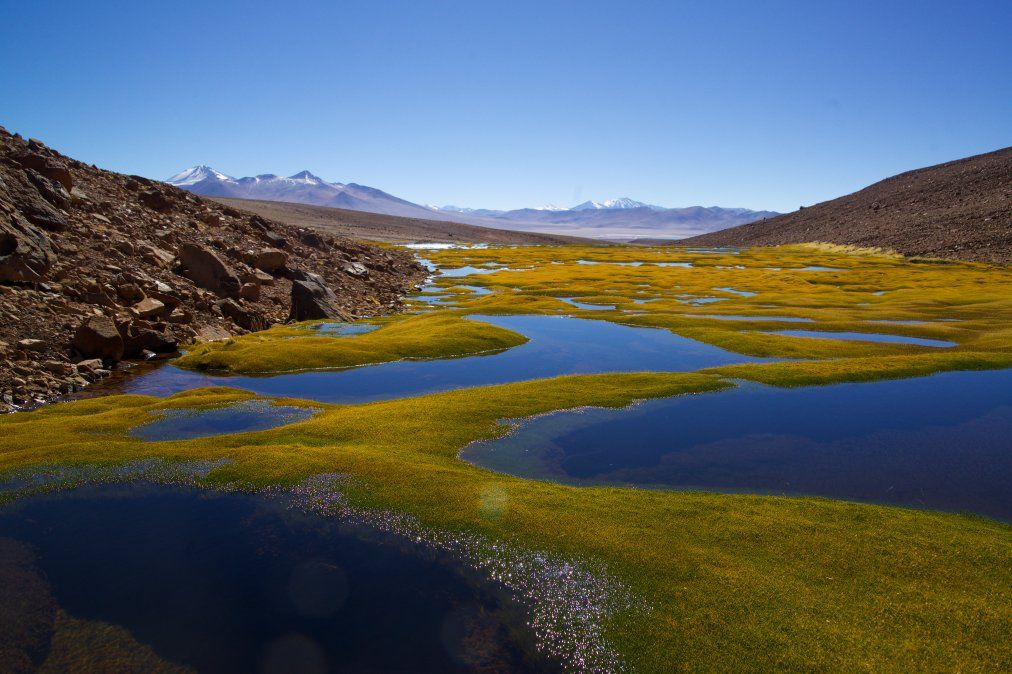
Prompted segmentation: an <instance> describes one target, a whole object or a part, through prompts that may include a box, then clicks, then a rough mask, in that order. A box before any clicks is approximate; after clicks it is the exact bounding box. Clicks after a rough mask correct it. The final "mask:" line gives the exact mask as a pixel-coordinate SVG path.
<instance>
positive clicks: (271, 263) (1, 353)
mask: <svg viewBox="0 0 1012 674" xmlns="http://www.w3.org/2000/svg"><path fill="white" fill-rule="evenodd" d="M194 250H198V252H197V253H196V254H194V253H193V251H194ZM187 260H189V261H190V262H189V265H187ZM201 265H203V266H204V268H203V269H201V270H196V271H195V269H194V268H193V267H196V266H201ZM314 274H315V275H316V276H313V275H314ZM222 275H224V276H222ZM425 275H426V272H425V270H424V269H423V268H422V267H421V266H420V265H419V264H417V263H416V262H415V261H414V259H413V257H412V256H411V255H410V254H409V253H408V252H406V251H398V250H391V249H383V248H378V247H375V246H369V245H363V244H361V243H357V242H354V241H351V240H349V239H346V238H343V237H339V236H334V235H332V234H326V233H320V232H318V231H316V230H312V229H306V228H300V227H297V226H291V225H287V224H283V223H279V222H275V221H272V220H269V219H267V218H264V217H261V216H258V215H251V214H249V213H245V212H242V211H239V210H237V209H235V208H232V207H230V206H226V205H223V204H219V203H217V202H214V201H210V200H208V199H204V198H201V197H198V196H196V195H193V194H190V193H188V192H184V191H182V190H179V189H176V188H174V187H171V186H169V185H165V184H164V183H159V182H155V181H151V180H147V179H145V178H141V177H138V176H127V175H122V174H118V173H113V172H110V171H103V170H101V169H98V168H97V167H95V166H89V165H88V164H84V163H82V162H79V161H76V160H74V159H70V158H69V157H65V156H63V155H61V154H59V153H58V152H55V151H54V150H51V149H50V148H48V147H46V146H45V145H44V144H42V143H41V142H39V141H36V140H25V139H23V138H21V137H20V136H17V135H12V134H10V133H8V132H7V131H6V130H5V129H3V128H2V127H0V358H2V361H0V411H5V410H12V409H21V408H24V407H30V406H33V405H36V404H40V403H43V402H47V401H50V400H53V399H55V398H57V397H61V396H63V395H66V394H69V393H73V392H75V391H77V390H79V389H81V388H82V387H85V386H87V385H89V384H90V383H92V382H94V381H97V380H99V379H102V378H104V377H106V376H108V375H109V371H110V370H113V369H116V368H118V367H121V365H122V364H121V363H120V361H121V360H129V359H142V358H145V357H153V356H154V355H156V354H158V353H171V352H174V351H175V350H176V346H177V345H180V344H185V343H187V342H191V341H193V340H194V339H198V338H200V339H214V338H226V337H228V336H229V335H234V334H241V333H244V332H248V331H251V330H257V329H262V328H265V327H268V326H270V325H271V324H274V323H280V322H285V321H287V320H288V318H289V315H290V313H291V310H292V296H293V295H292V289H293V283H295V282H296V281H300V282H312V283H314V284H316V285H315V286H314V287H317V288H320V289H321V292H322V293H326V292H327V289H328V288H329V290H330V291H332V292H333V295H329V294H327V303H328V304H327V307H328V310H330V311H332V313H333V315H335V316H340V317H343V318H354V317H363V316H372V315H377V314H385V313H390V312H394V311H397V310H399V309H400V308H401V306H402V304H401V299H400V298H401V296H402V295H403V294H405V292H407V291H408V290H409V289H410V288H411V287H412V286H413V285H414V284H416V283H417V282H419V281H421V280H422V279H423V278H424V277H425ZM221 278H223V279H224V281H223V282H222V283H221V284H218V283H217V281H218V280H219V279H221ZM191 279H193V280H191ZM240 286H241V288H240ZM96 321H97V322H99V323H102V324H104V325H105V326H110V329H107V330H106V331H105V332H104V333H102V334H101V335H100V336H99V337H96V336H95V334H96V333H92V337H91V338H90V343H88V342H89V340H83V339H82V337H81V333H83V332H85V331H84V330H82V328H81V326H82V324H85V323H86V322H87V323H89V324H93V323H94V322H96ZM117 333H118V334H119V336H120V338H121V340H122V343H121V344H120V346H119V349H120V350H121V351H120V352H113V355H110V354H109V352H108V350H105V351H103V352H102V353H98V347H97V346H94V344H95V342H96V340H99V341H101V340H104V342H102V344H104V345H108V343H109V341H110V340H112V341H117ZM75 337H76V339H75ZM103 348H104V347H103ZM87 351H92V353H87ZM120 353H121V354H122V355H120ZM96 357H97V358H98V359H99V360H98V361H96V360H95V358H96Z"/></svg>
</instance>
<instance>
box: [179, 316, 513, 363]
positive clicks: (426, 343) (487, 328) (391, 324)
mask: <svg viewBox="0 0 1012 674" xmlns="http://www.w3.org/2000/svg"><path fill="white" fill-rule="evenodd" d="M313 328H314V323H299V324H294V325H283V326H276V327H273V328H271V329H269V330H265V331H263V332H255V333H251V334H248V335H243V336H241V337H236V338H234V339H230V340H228V341H226V342H210V343H203V344H198V345H196V346H194V347H193V348H192V350H191V351H190V352H188V353H187V354H186V355H185V356H183V357H182V358H179V359H178V360H176V364H177V365H179V366H180V367H184V368H188V369H193V370H219V371H223V372H228V373H232V374H260V373H267V372H292V371H297V370H315V369H324V368H341V367H352V366H354V365H367V364H370V363H383V362H387V361H391V360H402V359H406V358H449V357H452V356H462V355H473V354H477V353H486V352H491V351H499V350H502V349H508V348H510V347H512V346H518V345H520V344H523V343H524V342H526V341H527V338H526V337H524V336H523V335H519V334H517V333H515V332H512V331H510V330H506V329H504V328H500V327H498V326H495V325H489V324H488V323H481V322H478V321H472V320H467V319H465V318H463V317H462V316H460V315H458V314H456V313H453V312H432V313H427V314H418V315H413V316H398V317H395V318H390V319H386V320H384V321H382V322H381V326H380V328H379V329H378V330H375V331H373V332H367V333H364V334H359V335H347V336H339V335H338V336H327V335H324V334H320V333H319V332H318V331H316V330H314V329H313Z"/></svg>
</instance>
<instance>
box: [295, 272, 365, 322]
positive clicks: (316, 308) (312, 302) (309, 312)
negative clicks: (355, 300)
mask: <svg viewBox="0 0 1012 674" xmlns="http://www.w3.org/2000/svg"><path fill="white" fill-rule="evenodd" d="M318 318H335V319H339V320H342V321H350V320H351V317H350V316H349V315H348V314H347V313H345V312H344V311H343V310H342V309H341V308H340V307H338V306H337V296H336V295H335V294H334V291H333V290H331V289H330V288H328V287H327V286H326V284H325V283H324V282H323V279H322V278H321V277H320V276H318V275H316V274H309V273H306V274H303V278H302V279H300V280H295V281H292V309H291V313H290V314H289V316H288V320H290V321H310V320H314V319H318Z"/></svg>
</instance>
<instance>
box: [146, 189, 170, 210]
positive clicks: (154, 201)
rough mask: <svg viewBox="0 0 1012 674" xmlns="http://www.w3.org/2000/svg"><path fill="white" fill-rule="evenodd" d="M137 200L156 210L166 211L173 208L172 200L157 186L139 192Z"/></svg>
mask: <svg viewBox="0 0 1012 674" xmlns="http://www.w3.org/2000/svg"><path fill="white" fill-rule="evenodd" d="M137 200H138V201H140V202H141V203H142V204H144V205H145V206H147V207H148V208H150V209H152V210H154V211H161V212H165V211H171V210H172V200H171V199H169V198H168V197H167V196H165V194H164V193H163V192H162V191H161V190H159V189H157V188H155V187H152V188H150V189H147V190H144V191H143V192H141V193H140V194H138V195H137Z"/></svg>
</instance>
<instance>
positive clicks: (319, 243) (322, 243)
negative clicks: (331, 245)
mask: <svg viewBox="0 0 1012 674" xmlns="http://www.w3.org/2000/svg"><path fill="white" fill-rule="evenodd" d="M299 241H301V242H302V243H304V244H306V245H307V246H312V247H313V248H325V247H326V245H327V241H326V239H324V238H323V236H322V235H321V234H320V233H319V232H317V231H315V230H312V229H300V230H299Z"/></svg>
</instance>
